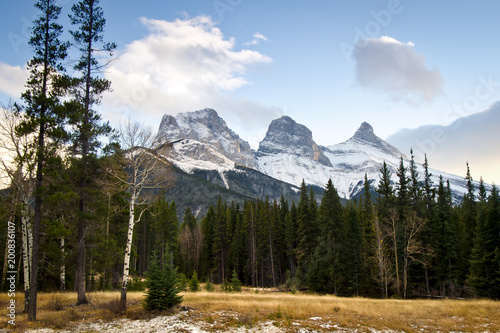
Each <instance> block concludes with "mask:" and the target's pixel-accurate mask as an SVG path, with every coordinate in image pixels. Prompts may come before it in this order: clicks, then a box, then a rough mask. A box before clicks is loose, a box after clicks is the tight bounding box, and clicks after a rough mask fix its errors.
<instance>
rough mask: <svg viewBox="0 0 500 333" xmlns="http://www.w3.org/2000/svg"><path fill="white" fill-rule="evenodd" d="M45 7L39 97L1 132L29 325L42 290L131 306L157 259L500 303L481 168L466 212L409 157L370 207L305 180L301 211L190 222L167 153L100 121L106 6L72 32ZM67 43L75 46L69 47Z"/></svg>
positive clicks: (33, 71) (267, 206) (311, 282)
mask: <svg viewBox="0 0 500 333" xmlns="http://www.w3.org/2000/svg"><path fill="white" fill-rule="evenodd" d="M35 7H36V8H37V9H38V10H39V16H37V18H36V19H35V20H34V21H33V26H32V29H31V33H32V34H31V39H30V40H29V44H30V46H31V47H32V49H33V58H32V59H31V60H30V61H29V63H28V66H27V67H28V70H29V73H30V74H29V77H28V80H27V82H26V91H25V92H24V93H22V95H21V100H20V102H18V103H14V104H12V105H8V106H5V107H3V108H2V121H1V124H0V130H1V132H2V133H1V138H2V140H1V142H0V143H1V148H2V149H4V150H7V151H8V152H9V154H10V155H9V156H11V157H12V158H10V159H7V158H5V159H4V157H2V161H1V162H2V163H1V167H2V172H3V174H5V175H6V176H7V178H6V179H7V181H8V186H7V187H6V188H5V189H4V190H2V191H1V195H0V230H2V232H1V233H0V253H1V254H2V255H0V265H1V267H2V278H1V288H2V290H4V291H5V290H8V288H9V286H8V285H7V280H6V275H7V273H8V272H12V271H15V272H16V273H17V274H15V276H16V279H17V280H16V286H17V288H18V290H22V291H24V293H25V300H26V301H25V310H26V311H27V312H28V319H29V320H30V321H34V320H36V309H37V304H36V302H37V292H38V290H42V291H52V290H62V291H64V290H75V291H77V293H78V300H77V304H78V305H81V304H86V303H88V299H87V297H86V293H87V292H88V291H93V290H121V292H122V294H121V302H122V304H123V305H124V306H125V305H126V292H127V290H132V289H134V288H137V285H139V284H140V281H141V279H142V278H143V277H146V276H147V272H148V267H149V265H150V263H151V262H150V260H151V258H152V254H153V253H155V254H156V255H157V256H158V258H160V259H159V261H160V262H161V260H162V259H161V258H171V259H170V260H169V261H170V262H169V265H171V266H173V267H177V272H178V273H179V274H181V275H182V274H183V275H184V276H187V277H193V279H194V278H197V279H198V280H199V281H204V282H210V283H213V284H224V283H225V282H227V281H230V280H233V281H237V280H239V281H241V282H242V283H243V284H244V285H246V286H252V287H263V288H264V287H265V288H268V287H272V288H279V289H280V290H289V291H292V292H293V291H296V290H307V291H311V292H316V293H320V294H335V295H339V296H365V297H377V298H390V297H396V298H413V297H489V298H494V299H499V298H500V194H499V192H498V189H497V187H496V186H493V187H492V189H491V191H487V190H486V187H485V185H484V184H483V182H482V180H481V181H480V182H479V186H477V188H476V187H475V185H474V184H477V183H474V182H473V181H472V178H471V176H470V172H469V170H468V168H467V174H466V180H467V184H468V191H467V193H464V196H463V199H462V200H461V201H460V202H459V203H457V202H455V201H454V200H453V198H452V195H451V190H450V183H449V182H448V181H447V180H445V179H442V178H441V179H440V181H439V183H438V184H433V183H432V181H431V177H430V176H431V175H430V174H429V171H428V170H429V168H428V164H427V161H426V163H425V165H424V166H425V172H424V174H419V173H418V172H417V167H416V163H415V162H414V159H413V154H412V158H411V160H410V161H406V163H407V164H408V165H405V161H404V160H403V159H401V163H400V166H399V169H398V170H397V175H396V176H397V181H396V182H393V181H391V177H392V176H393V175H391V172H390V171H389V168H388V167H387V165H386V164H385V163H384V165H383V167H382V168H381V169H380V177H379V182H378V183H376V184H370V183H369V182H368V181H367V179H366V176H365V183H364V192H363V194H362V196H361V197H360V198H359V200H353V201H348V202H347V203H344V204H343V203H342V202H341V199H340V197H339V195H338V193H337V191H336V189H335V188H334V186H333V184H332V182H331V181H330V182H328V184H325V189H324V193H323V196H322V198H321V200H316V196H315V192H314V191H313V189H312V188H311V187H308V186H306V185H305V184H304V183H303V184H302V186H301V188H300V199H299V200H297V202H295V201H291V202H289V201H288V200H287V199H286V198H285V196H282V197H281V198H280V199H279V198H278V199H276V200H275V199H274V198H273V199H270V198H266V199H259V200H250V199H249V200H246V201H244V202H241V201H240V202H235V201H223V200H222V198H221V197H220V198H219V200H218V201H217V202H214V203H213V204H212V205H211V206H210V208H209V209H208V212H206V214H205V213H203V214H199V213H198V212H196V211H193V209H196V207H193V209H192V208H191V207H189V206H188V207H187V208H186V209H185V211H184V212H183V214H182V216H183V218H182V220H179V218H178V216H179V214H178V211H177V208H176V202H175V200H174V201H166V200H165V197H166V194H167V193H168V191H169V190H170V189H172V188H175V187H176V186H182V184H177V183H176V181H175V179H174V177H172V169H173V166H172V165H171V164H170V163H169V162H168V160H167V159H166V158H165V157H164V156H167V155H168V149H169V146H168V143H165V142H163V143H162V142H156V140H155V135H154V134H153V133H152V132H151V131H149V130H148V129H147V128H144V127H143V126H141V125H140V124H137V123H133V122H131V121H130V120H129V122H128V123H124V124H122V125H121V126H120V128H117V129H112V128H111V127H110V125H109V124H108V123H107V122H105V121H103V120H102V119H101V115H100V114H99V112H98V111H97V109H98V106H99V104H100V102H101V99H102V96H103V94H104V93H105V92H110V91H111V82H110V81H108V80H106V79H104V78H103V75H102V73H103V71H104V70H105V68H106V65H107V64H109V62H110V61H111V60H112V57H113V52H114V50H115V49H116V45H115V44H114V43H109V42H105V41H104V27H105V24H106V20H105V17H104V14H103V11H102V8H101V7H100V6H99V1H98V0H80V1H79V2H77V3H75V4H74V5H73V6H72V7H71V14H70V15H69V18H70V22H71V28H70V29H68V30H64V29H63V27H62V26H61V25H60V24H59V23H58V22H59V15H60V13H61V7H59V6H58V5H57V1H55V0H39V1H38V2H37V3H36V4H35ZM64 31H67V32H69V35H70V36H71V41H68V42H62V41H60V39H61V37H62V36H64V35H63V32H64ZM67 64H72V67H71V68H66V66H67ZM67 72H71V73H72V74H71V75H69V74H67ZM195 190H196V189H193V191H195ZM181 201H182V198H179V199H178V202H181ZM182 204H183V205H184V203H182ZM12 230H14V231H15V232H14V233H12V232H10V231H12ZM12 235H13V236H12ZM12 252H14V253H15V260H13V259H12V258H11V254H12ZM155 258H156V257H155ZM155 260H156V259H155ZM154 263H155V265H156V264H157V262H156V261H154ZM129 281H130V282H129Z"/></svg>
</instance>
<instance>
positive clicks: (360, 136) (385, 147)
mask: <svg viewBox="0 0 500 333" xmlns="http://www.w3.org/2000/svg"><path fill="white" fill-rule="evenodd" d="M349 141H354V142H358V143H361V144H364V145H368V146H371V147H373V148H375V149H378V150H380V151H382V152H384V153H387V154H390V155H395V156H396V157H401V156H403V157H405V155H404V154H402V153H401V152H400V151H399V150H398V149H397V148H396V147H394V146H392V145H390V144H389V143H388V142H387V141H385V140H382V139H381V138H379V137H378V136H376V135H375V132H374V131H373V127H372V125H370V124H368V123H367V122H363V123H362V124H361V126H360V127H359V128H358V130H357V131H356V133H354V136H353V137H352V138H350V139H349V140H348V141H347V142H349Z"/></svg>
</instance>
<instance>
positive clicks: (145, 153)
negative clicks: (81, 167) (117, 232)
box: [108, 120, 172, 310]
mask: <svg viewBox="0 0 500 333" xmlns="http://www.w3.org/2000/svg"><path fill="white" fill-rule="evenodd" d="M119 132H120V145H121V149H122V151H121V154H120V155H121V156H120V157H119V158H120V159H121V161H122V165H124V166H125V169H126V174H125V175H124V174H123V172H120V171H118V170H114V169H112V168H110V169H108V171H109V172H110V173H111V174H112V176H113V177H114V178H115V179H116V180H117V182H118V183H119V184H121V185H122V186H123V187H124V188H125V190H126V191H127V193H128V194H129V195H130V198H129V209H128V210H129V222H128V231H127V244H126V248H125V257H124V260H123V278H122V289H121V297H120V305H121V308H122V310H125V309H126V306H127V285H128V277H129V273H130V255H131V250H132V238H133V232H134V226H135V225H136V224H137V223H139V222H140V220H141V217H142V214H143V213H144V212H145V210H146V208H147V205H148V204H150V203H151V202H152V201H153V199H154V197H156V196H157V193H158V192H161V191H160V190H161V189H163V188H165V187H168V186H169V185H170V184H171V181H172V177H171V173H170V164H169V162H168V161H167V160H166V159H165V157H164V155H162V154H165V151H166V149H167V148H164V147H165V145H158V144H157V143H156V140H155V135H154V134H153V132H152V131H151V129H150V128H147V127H144V126H143V125H141V124H139V123H137V122H132V121H130V120H128V121H127V122H126V123H124V124H121V125H120V129H119Z"/></svg>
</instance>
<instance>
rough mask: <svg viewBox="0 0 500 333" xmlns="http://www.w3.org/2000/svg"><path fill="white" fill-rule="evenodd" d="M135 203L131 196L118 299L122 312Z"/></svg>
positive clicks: (125, 297)
mask: <svg viewBox="0 0 500 333" xmlns="http://www.w3.org/2000/svg"><path fill="white" fill-rule="evenodd" d="M135 201H136V197H135V195H134V194H133V195H132V198H130V205H129V217H128V231H127V246H126V248H125V258H124V260H123V278H122V290H121V297H120V304H121V307H122V309H123V310H125V309H126V307H127V284H128V275H129V272H130V253H131V250H132V236H133V232H134V225H135V220H134V209H135Z"/></svg>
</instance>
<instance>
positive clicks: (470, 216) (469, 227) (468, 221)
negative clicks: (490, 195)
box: [461, 162, 477, 272]
mask: <svg viewBox="0 0 500 333" xmlns="http://www.w3.org/2000/svg"><path fill="white" fill-rule="evenodd" d="M465 180H466V181H467V193H465V194H464V198H463V200H462V214H461V215H462V216H461V218H462V224H463V225H464V228H465V230H464V231H465V235H467V236H466V237H465V238H464V244H463V247H462V249H463V253H464V254H463V257H464V261H463V265H464V272H468V271H469V259H470V257H471V253H472V247H473V243H474V238H475V235H474V233H475V232H476V217H477V207H476V194H475V186H474V183H473V179H472V176H471V174H470V169H469V163H468V162H467V174H466V176H465Z"/></svg>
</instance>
